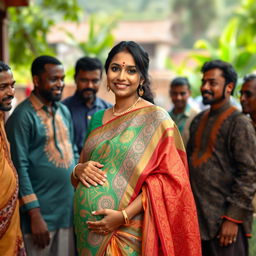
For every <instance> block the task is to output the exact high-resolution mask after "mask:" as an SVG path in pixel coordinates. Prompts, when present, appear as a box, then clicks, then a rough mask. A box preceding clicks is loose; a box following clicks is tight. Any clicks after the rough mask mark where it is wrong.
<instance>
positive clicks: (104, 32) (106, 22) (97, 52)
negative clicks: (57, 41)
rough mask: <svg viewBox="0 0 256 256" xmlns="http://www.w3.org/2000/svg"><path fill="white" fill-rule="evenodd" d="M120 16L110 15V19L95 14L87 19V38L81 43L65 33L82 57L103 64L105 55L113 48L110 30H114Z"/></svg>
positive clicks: (112, 37)
mask: <svg viewBox="0 0 256 256" xmlns="http://www.w3.org/2000/svg"><path fill="white" fill-rule="evenodd" d="M119 18H120V14H119V13H116V14H112V15H111V17H109V16H106V15H103V14H101V15H100V14H97V15H96V14H95V15H91V16H90V17H89V33H88V37H87V38H84V40H83V41H82V42H79V41H77V40H76V38H75V37H74V36H73V34H72V33H70V32H67V31H66V33H67V34H68V36H69V38H70V40H71V42H70V43H72V44H73V45H75V46H76V47H77V48H79V49H80V50H81V51H82V52H83V54H84V55H86V56H90V57H98V58H99V59H100V60H101V61H102V62H103V63H104V62H105V59H106V57H107V53H108V52H109V50H110V49H111V48H112V47H113V45H114V42H115V39H114V35H113V33H112V30H113V29H114V28H115V26H116V24H117V21H118V20H119Z"/></svg>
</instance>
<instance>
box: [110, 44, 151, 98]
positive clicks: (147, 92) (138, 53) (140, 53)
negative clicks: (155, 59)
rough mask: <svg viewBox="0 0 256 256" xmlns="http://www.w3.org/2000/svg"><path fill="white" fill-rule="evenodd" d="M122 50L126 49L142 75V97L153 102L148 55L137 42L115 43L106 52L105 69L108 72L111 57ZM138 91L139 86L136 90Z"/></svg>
mask: <svg viewBox="0 0 256 256" xmlns="http://www.w3.org/2000/svg"><path fill="white" fill-rule="evenodd" d="M123 51H128V52H129V53H130V54H131V55H132V56H133V58H134V61H135V64H136V67H137V68H138V71H139V73H140V75H141V76H142V78H143V80H144V82H143V84H142V88H143V90H144V94H143V96H142V98H143V99H145V100H148V101H150V102H152V103H154V98H153V93H152V91H151V88H150V80H149V75H148V68H149V57H148V53H147V52H146V51H145V50H144V49H143V48H142V47H141V46H140V45H139V44H137V43H135V42H133V41H122V42H120V43H118V44H117V45H115V46H114V47H113V48H112V49H111V51H110V52H109V54H108V57H107V60H106V62H105V71H106V73H107V72H108V68H109V65H110V62H111V60H112V59H113V57H114V56H115V55H116V54H117V53H119V52H123ZM138 91H139V87H138V89H137V92H138Z"/></svg>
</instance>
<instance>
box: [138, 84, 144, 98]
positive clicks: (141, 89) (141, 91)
mask: <svg viewBox="0 0 256 256" xmlns="http://www.w3.org/2000/svg"><path fill="white" fill-rule="evenodd" d="M143 94H144V89H143V87H142V84H140V86H139V96H140V97H142V96H143Z"/></svg>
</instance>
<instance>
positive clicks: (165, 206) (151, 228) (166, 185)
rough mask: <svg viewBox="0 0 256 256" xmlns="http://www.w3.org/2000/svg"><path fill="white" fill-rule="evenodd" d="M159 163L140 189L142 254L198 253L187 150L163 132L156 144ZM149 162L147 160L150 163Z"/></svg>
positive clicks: (189, 255)
mask: <svg viewBox="0 0 256 256" xmlns="http://www.w3.org/2000/svg"><path fill="white" fill-rule="evenodd" d="M155 154H158V156H157V157H158V159H159V158H160V159H161V160H160V161H161V165H159V167H158V169H156V170H155V171H154V174H152V175H150V176H148V177H147V179H146V181H145V183H144V185H143V188H142V191H143V194H142V195H143V207H144V223H143V236H142V255H147V256H157V255H159V256H160V255H164V256H168V255H172V256H200V255H201V240H200V234H199V226H198V220H197V213H196V208H195V203H194V198H193V195H192V191H191V188H190V183H189V178H188V173H187V170H186V167H185V166H186V154H185V152H184V151H183V150H180V149H177V148H176V146H175V138H174V137H172V136H166V137H165V138H164V139H163V140H162V141H161V142H160V143H159V145H158V150H157V151H155ZM149 165H150V163H149Z"/></svg>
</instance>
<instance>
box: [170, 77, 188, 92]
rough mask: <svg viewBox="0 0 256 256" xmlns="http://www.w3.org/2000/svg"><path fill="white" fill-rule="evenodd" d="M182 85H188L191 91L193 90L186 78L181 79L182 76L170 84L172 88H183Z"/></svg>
mask: <svg viewBox="0 0 256 256" xmlns="http://www.w3.org/2000/svg"><path fill="white" fill-rule="evenodd" d="M181 85H186V86H187V87H188V89H189V90H190V89H191V85H190V83H189V81H188V79H187V78H186V77H181V76H179V77H176V78H174V79H173V80H172V81H171V84H170V86H171V88H172V87H177V86H181Z"/></svg>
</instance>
